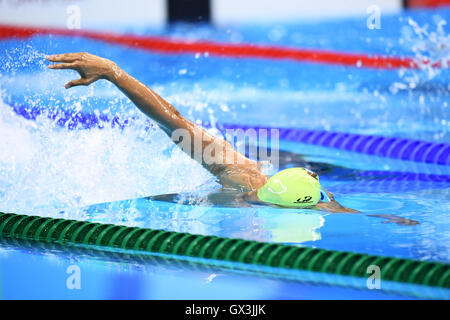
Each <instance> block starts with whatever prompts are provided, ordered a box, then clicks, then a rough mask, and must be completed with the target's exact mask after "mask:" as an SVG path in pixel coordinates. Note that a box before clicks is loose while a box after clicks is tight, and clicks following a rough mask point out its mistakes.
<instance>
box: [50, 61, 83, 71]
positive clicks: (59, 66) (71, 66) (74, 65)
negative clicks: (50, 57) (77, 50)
mask: <svg viewBox="0 0 450 320" xmlns="http://www.w3.org/2000/svg"><path fill="white" fill-rule="evenodd" d="M48 67H49V68H50V69H76V68H77V67H78V64H77V63H75V62H71V63H59V64H51V65H49V66H48Z"/></svg>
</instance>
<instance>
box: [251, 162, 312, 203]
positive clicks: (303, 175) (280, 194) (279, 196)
mask: <svg viewBox="0 0 450 320" xmlns="http://www.w3.org/2000/svg"><path fill="white" fill-rule="evenodd" d="M320 189H321V187H320V183H319V180H318V179H316V178H314V177H312V176H311V175H309V174H308V171H307V170H306V169H304V168H290V169H285V170H282V171H280V172H277V173H276V174H275V175H273V176H272V177H271V178H270V179H269V180H267V182H266V184H265V185H264V186H262V188H260V189H258V198H259V200H261V201H264V202H269V203H273V204H277V205H280V206H285V207H296V208H307V207H311V206H314V205H316V204H317V203H318V202H319V200H320V197H321V195H320Z"/></svg>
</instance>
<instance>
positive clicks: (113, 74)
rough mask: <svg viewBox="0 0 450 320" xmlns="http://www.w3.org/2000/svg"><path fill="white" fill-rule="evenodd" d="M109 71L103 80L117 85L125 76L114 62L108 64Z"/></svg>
mask: <svg viewBox="0 0 450 320" xmlns="http://www.w3.org/2000/svg"><path fill="white" fill-rule="evenodd" d="M108 69H109V70H108V71H107V72H106V73H105V79H106V80H108V81H110V82H112V83H114V84H117V82H118V81H119V79H120V78H122V76H123V75H124V74H125V71H123V70H122V69H121V68H120V67H119V66H118V65H117V64H115V63H114V62H112V61H111V62H110V65H109V68H108Z"/></svg>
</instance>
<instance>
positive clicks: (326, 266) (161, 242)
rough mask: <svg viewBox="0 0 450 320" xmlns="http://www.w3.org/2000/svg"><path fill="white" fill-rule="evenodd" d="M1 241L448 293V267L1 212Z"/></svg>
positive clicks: (404, 260)
mask: <svg viewBox="0 0 450 320" xmlns="http://www.w3.org/2000/svg"><path fill="white" fill-rule="evenodd" d="M0 237H6V238H16V239H24V240H35V241H41V242H46V243H55V244H60V245H84V246H100V247H106V248H115V249H123V250H129V251H133V252H136V253H139V251H140V252H151V253H163V254H171V255H181V256H188V257H195V258H204V259H214V260H222V261H229V262H238V263H245V264H253V265H261V266H268V267H277V268H286V269H297V270H304V271H313V272H321V273H328V274H337V275H343V276H353V277H359V278H367V277H368V276H369V275H368V274H367V267H368V266H370V265H377V266H378V267H379V268H380V270H381V279H383V280H388V281H395V282H400V283H411V284H419V285H426V286H432V287H441V288H450V265H448V264H444V263H438V262H426V261H415V260H411V259H403V258H393V257H380V256H374V255H368V254H362V253H354V252H344V251H334V250H325V249H316V248H308V247H296V246H291V245H284V244H275V243H272V244H270V243H264V242H256V241H250V240H242V239H230V238H222V237H217V236H203V235H195V234H189V233H179V232H171V231H163V230H151V229H143V228H138V227H126V226H119V225H111V224H100V223H93V222H88V221H76V220H67V219H55V218H46V217H38V216H27V215H18V214H13V213H2V212H0Z"/></svg>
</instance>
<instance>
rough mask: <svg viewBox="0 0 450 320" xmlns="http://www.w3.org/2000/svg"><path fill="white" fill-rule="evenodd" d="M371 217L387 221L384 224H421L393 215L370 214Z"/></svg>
mask: <svg viewBox="0 0 450 320" xmlns="http://www.w3.org/2000/svg"><path fill="white" fill-rule="evenodd" d="M368 216H369V217H378V218H384V219H386V220H385V221H383V223H396V224H397V225H399V226H415V225H418V224H419V221H416V220H412V219H408V218H403V217H399V216H394V215H391V214H368Z"/></svg>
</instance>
